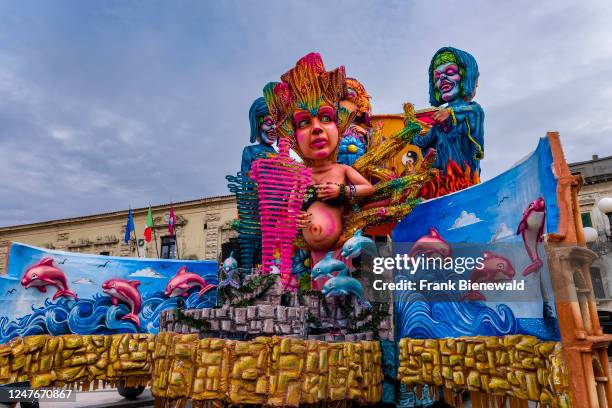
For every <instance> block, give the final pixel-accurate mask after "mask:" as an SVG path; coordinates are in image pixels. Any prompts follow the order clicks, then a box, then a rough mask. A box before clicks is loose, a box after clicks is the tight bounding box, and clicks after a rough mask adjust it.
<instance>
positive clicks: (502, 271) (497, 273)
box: [463, 251, 516, 300]
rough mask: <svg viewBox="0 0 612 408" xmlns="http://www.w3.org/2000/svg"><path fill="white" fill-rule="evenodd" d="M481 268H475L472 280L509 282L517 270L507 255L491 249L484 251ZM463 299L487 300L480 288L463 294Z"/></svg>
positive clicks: (471, 276)
mask: <svg viewBox="0 0 612 408" xmlns="http://www.w3.org/2000/svg"><path fill="white" fill-rule="evenodd" d="M482 257H483V259H484V260H483V262H482V267H481V268H475V269H474V270H473V271H472V274H471V275H470V280H471V281H472V282H482V283H484V282H509V281H511V280H513V279H514V275H515V274H516V271H515V270H514V266H512V262H510V260H509V259H508V258H506V257H505V256H501V255H499V254H496V253H495V252H491V251H484V252H483V253H482ZM463 300H487V298H486V297H485V295H483V294H482V293H481V292H480V291H478V290H471V291H469V292H467V293H466V294H465V295H464V296H463Z"/></svg>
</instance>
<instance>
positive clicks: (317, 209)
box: [303, 201, 342, 251]
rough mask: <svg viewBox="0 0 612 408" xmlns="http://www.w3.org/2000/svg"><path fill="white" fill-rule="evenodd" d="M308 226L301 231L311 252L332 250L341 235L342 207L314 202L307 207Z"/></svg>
mask: <svg viewBox="0 0 612 408" xmlns="http://www.w3.org/2000/svg"><path fill="white" fill-rule="evenodd" d="M307 211H308V213H309V214H311V216H310V221H311V222H310V224H309V225H308V227H307V228H305V229H304V230H303V234H304V240H305V241H306V243H307V244H308V246H309V247H310V249H312V250H315V251H317V250H323V249H329V248H332V247H333V246H334V245H335V244H336V242H337V241H338V239H339V238H340V235H341V234H342V207H332V206H330V205H329V204H326V203H324V202H322V201H315V202H314V203H312V205H311V206H310V207H308V210H307Z"/></svg>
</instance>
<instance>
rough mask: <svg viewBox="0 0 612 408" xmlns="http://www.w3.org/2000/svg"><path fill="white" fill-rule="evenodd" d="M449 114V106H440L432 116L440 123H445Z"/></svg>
mask: <svg viewBox="0 0 612 408" xmlns="http://www.w3.org/2000/svg"><path fill="white" fill-rule="evenodd" d="M449 116H450V113H449V112H448V109H447V108H438V111H437V112H436V113H434V114H433V115H431V118H432V119H433V120H435V121H436V122H438V123H444V122H446V119H448V117H449Z"/></svg>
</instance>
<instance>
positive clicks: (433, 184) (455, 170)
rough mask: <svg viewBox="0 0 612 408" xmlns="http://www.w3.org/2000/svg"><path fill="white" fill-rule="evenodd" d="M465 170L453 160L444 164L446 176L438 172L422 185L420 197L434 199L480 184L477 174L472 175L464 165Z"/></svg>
mask: <svg viewBox="0 0 612 408" xmlns="http://www.w3.org/2000/svg"><path fill="white" fill-rule="evenodd" d="M464 165H465V170H464V169H462V168H461V166H459V165H458V164H457V162H455V161H453V160H449V161H448V163H446V174H442V173H441V172H439V173H438V174H436V176H434V177H433V178H432V179H431V180H429V181H428V182H427V183H425V184H424V185H423V187H422V188H421V194H420V196H421V197H422V198H425V199H430V198H436V197H440V196H443V195H446V194H450V193H454V192H455V191H459V190H463V189H464V188H468V187H470V186H473V185H475V184H478V183H480V176H479V175H478V173H474V174H472V169H471V168H470V166H468V165H467V163H464Z"/></svg>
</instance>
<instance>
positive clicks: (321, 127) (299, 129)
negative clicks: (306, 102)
mask: <svg viewBox="0 0 612 408" xmlns="http://www.w3.org/2000/svg"><path fill="white" fill-rule="evenodd" d="M293 122H294V123H295V136H296V141H297V144H298V147H299V148H300V150H301V152H302V155H303V157H304V158H305V159H311V160H320V159H326V158H328V157H330V156H331V155H332V154H333V153H334V152H335V151H336V147H337V146H338V126H337V125H336V113H335V112H334V109H333V108H332V107H331V106H328V105H326V106H321V107H320V108H319V111H318V112H317V114H316V115H315V116H312V114H311V113H310V112H308V111H297V112H295V113H294V114H293Z"/></svg>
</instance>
